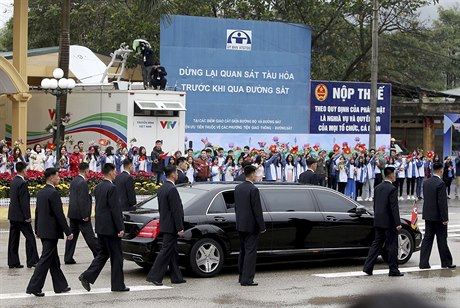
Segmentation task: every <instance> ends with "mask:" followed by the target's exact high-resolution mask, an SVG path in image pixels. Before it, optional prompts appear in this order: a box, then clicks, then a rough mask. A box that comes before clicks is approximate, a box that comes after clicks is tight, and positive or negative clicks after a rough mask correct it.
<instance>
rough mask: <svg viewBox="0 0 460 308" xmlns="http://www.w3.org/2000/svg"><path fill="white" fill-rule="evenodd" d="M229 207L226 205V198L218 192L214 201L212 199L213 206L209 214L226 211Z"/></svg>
mask: <svg viewBox="0 0 460 308" xmlns="http://www.w3.org/2000/svg"><path fill="white" fill-rule="evenodd" d="M226 212H227V208H226V206H225V202H224V199H223V198H222V194H218V195H217V196H216V197H215V198H214V201H212V203H211V206H210V207H209V210H208V214H217V213H226Z"/></svg>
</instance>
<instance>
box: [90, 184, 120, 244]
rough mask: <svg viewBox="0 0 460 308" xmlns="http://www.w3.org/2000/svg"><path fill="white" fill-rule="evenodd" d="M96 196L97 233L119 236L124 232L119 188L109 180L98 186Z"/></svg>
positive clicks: (95, 191)
mask: <svg viewBox="0 0 460 308" xmlns="http://www.w3.org/2000/svg"><path fill="white" fill-rule="evenodd" d="M94 194H95V196H96V233H97V234H101V235H108V236H118V233H119V232H120V231H122V230H124V229H125V228H124V224H123V213H122V211H121V207H120V202H119V199H118V194H117V188H116V187H115V185H114V184H112V183H111V182H110V181H108V180H103V181H102V182H101V183H99V184H97V186H96V189H95V190H94Z"/></svg>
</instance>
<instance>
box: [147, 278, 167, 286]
mask: <svg viewBox="0 0 460 308" xmlns="http://www.w3.org/2000/svg"><path fill="white" fill-rule="evenodd" d="M145 280H147V281H148V282H151V283H153V284H154V285H156V286H157V287H161V286H162V285H163V283H162V282H160V281H154V280H150V279H149V278H146V279H145Z"/></svg>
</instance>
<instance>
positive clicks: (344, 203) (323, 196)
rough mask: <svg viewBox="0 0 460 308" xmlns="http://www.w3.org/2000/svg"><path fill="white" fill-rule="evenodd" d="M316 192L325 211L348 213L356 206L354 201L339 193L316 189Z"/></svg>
mask: <svg viewBox="0 0 460 308" xmlns="http://www.w3.org/2000/svg"><path fill="white" fill-rule="evenodd" d="M314 194H315V196H316V199H317V200H318V203H319V206H320V207H321V210H322V211H323V212H339V213H347V212H351V210H352V209H355V208H356V206H355V204H354V203H353V202H351V201H350V200H348V199H347V198H346V197H342V196H340V195H338V194H337V193H334V192H331V191H326V190H315V191H314Z"/></svg>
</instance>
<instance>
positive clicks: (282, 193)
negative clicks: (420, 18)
mask: <svg viewBox="0 0 460 308" xmlns="http://www.w3.org/2000/svg"><path fill="white" fill-rule="evenodd" d="M260 194H261V196H262V199H263V200H264V202H265V204H266V205H267V207H268V209H269V211H270V212H315V211H316V210H315V205H314V202H313V198H312V197H311V193H310V192H309V191H308V190H306V189H272V190H270V189H260Z"/></svg>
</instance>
